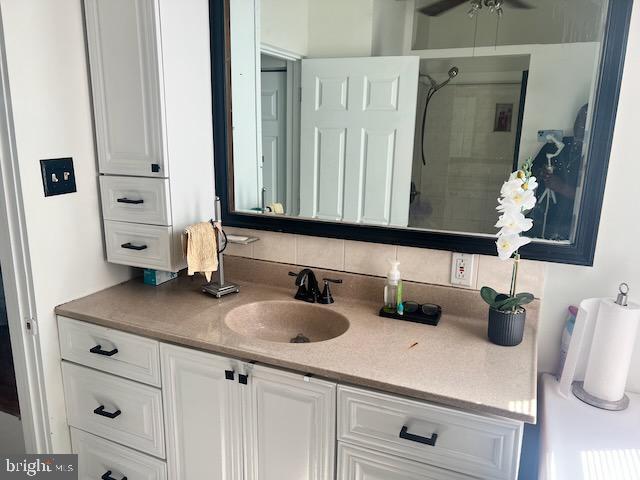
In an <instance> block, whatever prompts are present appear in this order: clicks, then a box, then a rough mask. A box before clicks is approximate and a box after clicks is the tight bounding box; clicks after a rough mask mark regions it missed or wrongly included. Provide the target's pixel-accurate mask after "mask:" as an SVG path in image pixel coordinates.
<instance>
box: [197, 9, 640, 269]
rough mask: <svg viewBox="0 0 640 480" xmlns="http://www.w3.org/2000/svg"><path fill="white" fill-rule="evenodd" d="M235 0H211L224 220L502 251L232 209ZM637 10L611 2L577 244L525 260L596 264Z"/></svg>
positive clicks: (444, 238) (474, 242)
mask: <svg viewBox="0 0 640 480" xmlns="http://www.w3.org/2000/svg"><path fill="white" fill-rule="evenodd" d="M229 1H233V0H210V1H209V10H210V27H211V82H212V97H213V125H214V154H215V182H216V194H217V195H218V196H219V197H220V200H221V204H222V221H223V223H224V224H225V225H228V226H234V227H242V228H251V229H258V230H270V231H277V232H286V233H296V234H302V235H313V236H322V237H332V238H342V239H347V240H358V241H364V242H375V243H388V244H395V245H406V246H412V247H422V248H431V249H437V250H449V251H455V252H462V253H477V254H484V255H496V247H495V243H494V242H495V239H494V238H492V237H490V236H474V235H462V234H454V233H440V232H430V231H420V230H410V229H399V228H387V227H375V226H364V225H354V224H340V223H332V222H319V221H312V220H303V219H295V218H286V217H275V216H261V215H255V214H243V213H237V212H233V211H231V210H230V202H229V198H230V193H232V191H231V189H230V185H229V180H230V179H229V176H228V165H229V162H230V161H231V159H232V150H231V145H232V144H231V142H232V140H231V131H230V128H229V125H230V124H231V122H230V119H231V105H230V104H229V103H230V88H231V81H230V68H231V59H230V56H229V53H228V48H227V45H228V42H229V21H228V18H229V17H228V11H229V10H228V8H229ZM632 7H633V0H609V5H608V11H607V16H606V20H605V22H604V35H603V40H602V42H603V43H602V50H601V61H600V72H599V75H598V79H597V82H598V83H597V95H596V100H595V102H594V106H593V115H594V116H593V123H592V127H591V132H590V138H589V153H588V155H589V156H588V161H587V163H586V172H585V182H584V189H583V193H582V199H581V202H580V209H579V217H578V223H577V227H576V235H575V242H574V243H572V244H553V243H548V242H533V243H531V244H529V245H527V246H525V247H523V248H522V249H521V255H522V258H527V259H531V260H541V261H548V262H556V263H566V264H574V265H588V266H591V265H593V259H594V255H595V249H596V241H597V237H598V227H599V223H600V211H601V208H602V201H603V197H604V189H605V182H606V176H607V168H608V164H609V156H610V153H611V144H612V140H613V131H614V126H615V120H616V112H617V107H618V99H619V95H620V84H621V82H622V73H623V69H624V62H625V52H626V47H627V38H628V34H629V27H630V23H631V11H632Z"/></svg>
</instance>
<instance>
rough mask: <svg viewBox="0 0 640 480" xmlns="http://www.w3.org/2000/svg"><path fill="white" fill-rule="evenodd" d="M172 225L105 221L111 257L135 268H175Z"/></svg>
mask: <svg viewBox="0 0 640 480" xmlns="http://www.w3.org/2000/svg"><path fill="white" fill-rule="evenodd" d="M171 233H172V228H171V227H160V226H155V225H140V224H136V223H124V222H114V221H111V220H105V222H104V235H105V238H106V243H107V260H108V261H110V262H112V263H120V264H123V265H131V266H132V267H141V268H154V269H156V270H164V271H171V269H172V266H171Z"/></svg>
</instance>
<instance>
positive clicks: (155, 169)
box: [151, 163, 160, 173]
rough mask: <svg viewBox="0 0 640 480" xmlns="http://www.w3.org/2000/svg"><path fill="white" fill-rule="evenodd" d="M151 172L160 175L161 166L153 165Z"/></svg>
mask: <svg viewBox="0 0 640 480" xmlns="http://www.w3.org/2000/svg"><path fill="white" fill-rule="evenodd" d="M151 171H152V172H153V173H158V172H159V171H160V165H159V164H157V163H152V164H151Z"/></svg>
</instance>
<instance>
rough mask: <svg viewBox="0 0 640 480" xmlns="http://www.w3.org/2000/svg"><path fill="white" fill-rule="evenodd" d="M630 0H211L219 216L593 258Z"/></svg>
mask: <svg viewBox="0 0 640 480" xmlns="http://www.w3.org/2000/svg"><path fill="white" fill-rule="evenodd" d="M632 3H633V2H632V0H616V1H615V2H614V1H613V0H504V1H500V0H470V1H469V0H349V1H343V0H212V1H211V26H212V28H211V32H212V33H211V35H212V38H211V47H212V50H211V51H212V66H213V68H212V72H213V73H212V75H213V78H212V83H213V90H214V92H213V93H214V129H215V148H216V159H215V162H216V191H217V193H218V195H219V196H220V197H221V200H222V205H223V222H224V223H225V224H226V225H231V226H238V227H245V228H254V229H266V230H275V231H282V232H290V233H299V234H309V235H318V236H325V237H336V238H345V239H351V240H361V241H372V242H378V243H390V244H398V245H409V246H417V247H425V248H435V249H445V250H452V251H458V252H465V253H481V254H494V253H495V243H494V242H495V233H496V231H497V229H496V228H495V226H494V225H495V222H496V220H497V212H496V205H497V197H498V195H499V191H500V188H501V185H502V183H503V182H504V181H505V180H506V179H507V177H508V175H509V174H510V173H511V172H512V171H514V170H517V169H518V168H519V166H520V165H522V164H523V162H525V161H526V160H527V159H529V158H531V159H533V171H534V174H535V175H536V177H537V178H538V182H539V187H538V189H537V191H536V196H537V202H536V204H535V206H534V207H533V209H532V211H531V212H530V214H529V216H530V217H531V218H532V219H533V221H534V227H533V229H532V230H531V231H530V232H528V234H527V235H528V236H529V237H532V238H533V241H532V243H531V244H529V245H527V246H525V247H523V248H522V250H521V253H522V256H523V258H529V259H536V260H544V261H553V262H561V263H571V264H581V265H591V264H592V262H593V256H594V251H595V244H596V239H597V231H598V224H599V219H600V209H601V205H602V198H603V193H604V185H605V179H606V172H607V164H608V158H609V154H610V149H611V141H612V135H613V128H614V123H615V115H616V108H617V101H618V93H619V88H620V82H621V77H622V68H623V64H624V52H625V48H626V39H627V33H628V29H629V22H630V15H631V7H632Z"/></svg>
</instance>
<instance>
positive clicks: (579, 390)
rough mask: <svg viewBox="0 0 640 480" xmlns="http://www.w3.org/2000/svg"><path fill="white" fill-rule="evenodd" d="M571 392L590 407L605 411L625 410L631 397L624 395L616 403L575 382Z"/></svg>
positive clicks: (581, 383) (582, 383)
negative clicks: (591, 392) (593, 393)
mask: <svg viewBox="0 0 640 480" xmlns="http://www.w3.org/2000/svg"><path fill="white" fill-rule="evenodd" d="M571 391H572V392H573V394H574V395H575V396H576V397H578V398H579V399H580V400H582V401H583V402H584V403H588V404H589V405H593V406H594V407H597V408H601V409H603V410H612V411H618V410H625V409H626V408H627V407H628V406H629V397H628V396H627V394H624V396H623V397H622V398H621V399H620V400H617V401H614V402H612V401H609V400H604V399H602V398H599V397H596V396H595V395H591V394H590V393H589V392H587V391H586V390H585V389H584V382H573V385H572V386H571Z"/></svg>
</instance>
